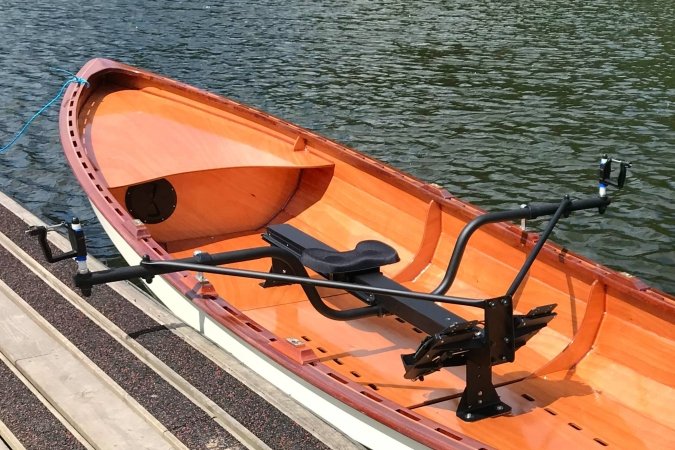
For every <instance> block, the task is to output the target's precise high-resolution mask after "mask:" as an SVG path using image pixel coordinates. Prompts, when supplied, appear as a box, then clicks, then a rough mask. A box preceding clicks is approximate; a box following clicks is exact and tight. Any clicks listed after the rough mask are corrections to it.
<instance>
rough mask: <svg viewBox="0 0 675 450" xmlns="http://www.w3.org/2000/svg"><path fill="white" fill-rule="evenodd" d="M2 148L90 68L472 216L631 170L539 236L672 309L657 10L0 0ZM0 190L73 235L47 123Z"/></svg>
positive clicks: (672, 28)
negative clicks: (246, 114)
mask: <svg viewBox="0 0 675 450" xmlns="http://www.w3.org/2000/svg"><path fill="white" fill-rule="evenodd" d="M0 8H1V9H2V14H0V30H2V39H1V40H0V68H1V69H2V72H1V73H2V75H1V76H0V77H1V78H0V79H1V80H2V82H1V83H0V98H1V100H0V118H1V119H2V120H1V121H0V141H2V142H3V143H4V142H6V141H8V140H9V139H10V138H11V136H12V135H13V133H14V132H15V131H16V130H18V129H19V127H20V126H21V124H22V122H23V121H24V120H25V119H27V118H28V117H29V116H30V114H32V113H33V112H34V111H35V110H37V109H38V108H39V107H40V106H41V105H42V104H43V103H44V102H46V101H47V100H48V99H49V98H51V96H53V95H54V93H55V92H56V91H57V90H58V88H59V87H60V85H61V83H62V82H63V80H64V79H63V77H62V75H60V74H55V73H51V72H50V71H49V69H50V68H52V67H59V68H64V69H69V70H72V71H76V70H77V69H78V68H79V67H80V66H82V64H84V63H85V62H86V61H87V60H88V59H90V58H92V57H96V56H105V57H109V58H113V59H118V60H121V61H124V62H127V63H129V64H132V65H137V66H141V67H144V68H147V69H150V70H152V71H155V72H159V73H161V74H164V75H167V76H169V77H172V78H177V79H180V80H183V81H186V82H188V83H190V84H193V85H196V86H199V87H202V88H205V89H208V90H210V91H213V92H216V93H219V94H222V95H226V96H229V97H232V98H234V99H237V100H239V101H242V102H244V103H247V104H250V105H252V106H255V107H257V108H261V109H263V110H266V111H268V112H270V113H272V114H275V115H277V116H280V117H283V118H285V119H287V120H290V121H292V122H295V123H298V124H300V125H302V126H305V127H307V128H310V129H312V130H314V131H317V132H319V133H321V134H323V135H326V136H328V137H330V138H333V139H336V140H338V141H340V142H342V143H344V144H347V145H349V146H351V147H354V148H357V149H359V150H361V151H363V152H365V153H367V154H370V155H372V156H374V157H376V158H379V159H381V160H384V161H386V162H388V163H389V164H391V165H393V166H395V167H398V168H400V169H403V170H405V171H407V172H409V173H411V174H413V175H415V176H417V177H419V178H422V179H424V180H426V181H429V182H435V183H438V184H441V185H443V186H445V187H446V188H447V189H448V190H449V191H451V192H452V193H454V194H456V195H457V196H459V197H462V198H464V199H467V200H469V201H471V202H473V203H475V204H477V205H479V206H480V207H482V208H484V209H489V210H494V209H498V208H511V207H514V206H516V205H518V204H520V203H522V202H527V201H532V200H542V199H557V198H560V196H561V195H562V194H564V193H573V194H576V195H577V196H582V195H586V194H593V193H594V192H595V176H596V173H595V170H596V166H597V161H598V158H599V156H600V155H601V154H602V153H605V152H607V153H610V154H611V155H616V156H618V157H622V158H625V159H628V160H631V161H633V162H634V168H633V169H632V170H631V173H630V174H631V176H630V180H629V184H628V187H627V188H626V189H625V190H624V191H623V192H621V193H620V194H618V195H616V197H615V199H616V202H615V203H614V204H613V205H612V206H611V207H610V209H609V211H608V212H607V214H606V215H605V216H598V215H597V214H595V213H589V212H585V213H580V214H575V215H573V216H572V217H571V218H570V219H569V220H567V221H566V222H565V223H563V224H562V225H561V226H560V227H559V228H558V229H557V230H556V232H555V235H554V237H553V239H554V240H555V241H556V242H558V243H560V244H562V245H565V246H566V247H568V248H570V249H571V250H573V251H576V252H579V253H581V254H584V255H586V256H589V257H591V258H593V259H595V260H598V261H599V262H602V263H603V264H606V265H608V266H610V267H613V268H616V269H618V270H621V271H627V272H630V273H633V274H635V275H637V276H639V277H641V278H643V279H645V280H646V281H647V282H648V283H649V284H651V285H653V286H655V287H658V288H661V289H663V290H666V291H668V292H673V293H675V246H674V244H673V240H674V239H673V238H674V236H675V180H674V177H673V175H674V174H675V114H674V104H675V65H674V62H675V58H674V56H675V8H673V4H672V0H663V1H658V0H653V1H638V0H634V1H628V0H626V1H615V0H613V1H609V0H602V1H595V2H571V1H569V0H565V1H558V0H549V1H541V2H498V1H487V2H475V1H473V0H464V1H455V2H450V1H416V2H403V1H393V0H389V1H381V2H370V1H334V2H310V1H294V0H286V1H279V2H273V1H266V2H262V1H255V0H250V1H245V2H244V1H229V2H215V1H214V2H204V1H189V2H182V1H175V2H167V1H140V0H134V1H131V0H119V1H111V0H106V1H102V0H91V1H89V2H85V3H82V4H80V5H78V4H77V3H76V2H60V1H53V2H44V1H42V2H18V1H7V0H0ZM0 171H1V173H0V190H2V191H4V192H5V193H7V194H9V195H10V196H13V197H15V198H16V199H17V200H18V201H19V202H21V203H23V204H24V205H26V206H27V207H28V208H29V209H30V210H32V211H33V212H35V213H36V214H37V215H39V216H41V217H43V218H45V219H46V220H49V221H56V220H63V219H64V218H67V217H69V216H71V215H73V214H74V215H78V216H80V217H82V218H84V219H85V220H87V221H88V222H89V223H90V226H89V227H88V229H89V235H90V236H92V237H93V241H92V245H91V247H92V251H93V253H94V254H96V255H97V256H99V257H102V258H103V259H107V260H109V261H112V262H113V263H114V262H115V260H116V259H117V258H118V257H117V253H116V251H115V249H114V248H113V247H112V245H111V244H110V242H109V241H108V240H107V238H106V237H105V235H104V234H103V232H102V231H101V229H100V227H98V225H97V224H96V222H95V218H94V217H93V213H92V211H91V209H90V208H89V206H88V203H87V201H86V199H85V198H84V196H83V195H82V193H81V191H80V188H79V186H78V185H77V183H76V182H75V180H74V178H73V177H72V175H71V173H70V171H69V169H68V167H67V166H66V163H65V160H64V158H63V156H62V154H61V149H60V144H59V138H58V127H57V118H56V110H54V111H52V112H51V113H49V114H47V115H46V116H45V117H43V118H41V119H39V120H38V122H37V123H36V124H35V125H34V126H33V127H32V128H31V130H30V132H29V133H28V135H27V136H25V137H24V138H23V139H22V140H21V142H20V143H19V145H17V146H16V147H14V148H13V149H12V150H11V151H10V152H9V153H8V154H5V155H1V156H0Z"/></svg>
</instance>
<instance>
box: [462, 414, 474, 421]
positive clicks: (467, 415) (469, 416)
mask: <svg viewBox="0 0 675 450" xmlns="http://www.w3.org/2000/svg"><path fill="white" fill-rule="evenodd" d="M472 417H473V414H471V413H466V414H464V418H465V419H466V420H471V418H472Z"/></svg>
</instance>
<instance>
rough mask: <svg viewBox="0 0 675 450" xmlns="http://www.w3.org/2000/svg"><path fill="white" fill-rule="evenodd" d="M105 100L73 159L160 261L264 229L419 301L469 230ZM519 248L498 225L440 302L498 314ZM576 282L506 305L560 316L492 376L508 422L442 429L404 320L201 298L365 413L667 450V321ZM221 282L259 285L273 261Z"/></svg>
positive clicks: (370, 177) (447, 381)
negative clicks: (371, 402)
mask: <svg viewBox="0 0 675 450" xmlns="http://www.w3.org/2000/svg"><path fill="white" fill-rule="evenodd" d="M101 86H102V87H101V88H99V89H95V90H93V92H92V94H91V95H90V96H89V98H88V99H87V101H86V107H85V110H86V114H82V115H81V117H80V123H79V126H80V129H81V130H82V133H83V137H84V144H85V151H86V152H87V154H88V156H89V159H90V160H91V161H92V163H93V164H94V165H95V166H96V167H95V170H97V171H100V172H101V174H102V175H103V177H104V178H105V181H106V183H107V185H108V186H107V189H108V190H109V191H110V193H111V194H112V196H113V197H114V198H115V200H116V201H117V202H118V203H119V205H122V206H123V207H124V208H126V210H127V211H126V212H128V213H129V214H131V215H133V216H134V217H135V218H136V219H139V220H141V221H143V222H144V226H145V227H147V230H148V231H149V233H150V235H151V236H152V238H153V239H154V241H156V242H157V243H158V245H159V246H161V250H162V251H164V252H167V253H168V254H170V255H171V256H172V257H175V258H183V257H189V256H192V255H193V254H194V252H195V251H197V250H199V251H202V252H209V253H211V254H215V253H218V252H226V251H231V250H239V249H245V248H253V247H261V246H267V245H268V243H267V242H265V241H264V240H263V239H262V237H261V235H263V234H264V233H265V232H266V230H267V228H268V227H269V226H270V225H274V224H289V225H292V226H293V227H294V228H296V229H298V230H301V231H302V232H304V233H306V234H308V235H310V236H312V237H313V238H315V239H317V240H318V241H321V242H323V243H325V244H326V245H328V246H330V247H332V248H334V249H337V250H339V251H347V250H351V249H353V248H354V247H355V246H356V245H357V244H358V243H359V242H361V241H364V240H376V241H380V242H383V243H385V244H388V245H389V246H391V247H393V248H394V249H395V250H396V251H397V253H398V256H399V259H400V260H399V261H398V262H396V263H393V264H388V265H385V266H382V267H381V272H382V274H383V275H384V276H385V277H387V278H388V279H391V280H394V281H395V282H396V283H398V284H400V285H402V286H404V287H405V288H408V289H410V290H412V291H418V292H430V291H432V290H433V289H434V288H435V287H436V286H437V285H438V284H439V282H440V280H441V279H442V278H443V276H444V274H445V271H446V268H447V266H448V261H449V259H450V255H451V253H452V251H453V248H454V245H455V242H456V240H457V236H458V235H459V233H460V231H461V230H462V228H463V227H464V226H465V225H466V224H467V222H468V221H469V220H470V219H471V218H472V217H473V215H474V214H475V213H476V210H475V209H474V208H473V207H471V206H468V205H466V204H464V203H462V202H460V201H458V200H456V199H454V198H450V197H447V198H445V199H439V198H438V197H434V196H432V195H430V194H429V193H428V191H425V190H424V189H422V188H420V187H419V183H418V184H415V182H414V180H412V181H411V180H410V179H408V178H406V177H404V176H401V175H398V174H397V173H396V172H395V171H393V170H390V169H388V168H386V167H383V166H379V165H377V163H372V162H371V161H370V160H365V159H363V158H361V157H360V156H359V155H358V154H355V153H352V152H346V151H344V150H343V149H342V147H339V146H337V145H336V144H333V143H330V142H328V141H325V140H323V139H321V138H318V137H317V136H315V135H309V134H303V133H301V132H298V131H297V129H293V128H289V127H288V126H287V124H285V123H284V122H280V121H277V120H276V119H273V118H271V117H269V116H266V115H265V114H262V113H257V112H256V113H253V112H251V111H250V110H246V109H244V108H243V107H241V106H240V105H238V104H236V103H231V104H230V103H226V104H223V103H222V101H221V102H220V103H218V102H216V101H215V100H213V99H211V97H209V96H202V97H199V96H196V95H195V94H191V95H186V94H185V93H184V92H179V91H177V90H176V89H168V88H164V87H162V86H161V85H159V86H158V85H154V84H153V83H150V82H139V81H135V80H133V79H132V78H130V77H129V78H128V79H127V78H125V77H119V79H116V80H115V82H114V83H110V82H107V83H101ZM120 142H123V145H124V147H125V148H124V149H120ZM338 147H339V148H338ZM129 149H134V150H133V151H130V150H129ZM118 212H119V211H118ZM570 220H574V218H572V219H570ZM529 242H530V241H528V239H527V236H526V234H525V233H521V232H519V231H518V230H517V228H516V226H515V225H512V224H509V225H508V226H506V227H504V226H498V225H494V226H492V225H490V226H486V227H484V228H482V229H481V230H479V231H478V232H477V233H476V234H475V235H474V236H473V237H472V238H471V241H470V243H469V246H468V247H467V249H466V251H465V254H464V257H463V259H462V263H461V265H460V269H459V272H458V274H457V277H456V280H455V281H454V283H453V284H452V286H451V287H450V290H449V291H448V292H447V295H451V296H457V297H465V298H472V299H488V298H494V297H499V296H502V295H503V294H504V292H505V291H506V289H507V288H508V287H509V285H510V283H511V281H512V280H513V279H514V277H515V276H516V274H517V273H518V271H519V269H520V267H521V266H522V264H523V262H524V261H525V259H526V256H527V252H528V250H529V248H530V247H531V243H529ZM589 264H591V263H589V262H587V261H585V260H583V259H581V258H578V257H577V256H575V255H573V254H570V253H568V252H567V251H566V250H563V249H560V248H558V247H555V246H547V247H546V248H545V249H544V251H543V252H542V254H541V257H540V258H539V259H538V260H537V262H535V263H534V265H533V266H532V268H531V270H530V271H529V273H528V275H527V277H526V279H525V280H524V282H523V284H522V285H521V287H520V288H519V289H518V291H517V292H516V294H515V296H514V297H513V304H514V310H515V313H516V314H526V313H527V312H528V311H530V310H532V309H533V308H536V307H538V306H541V305H545V304H553V303H555V304H557V308H556V312H557V316H556V317H555V318H554V319H553V320H551V321H550V322H549V323H548V326H546V327H544V328H543V329H541V330H540V332H539V333H537V334H536V335H535V336H533V337H532V338H531V339H530V340H529V341H528V342H527V344H526V345H524V346H523V347H521V348H520V349H518V351H517V353H516V357H515V361H514V362H512V363H507V364H500V365H495V366H494V367H493V368H492V370H493V382H494V384H495V385H496V386H497V391H498V393H499V395H500V396H501V398H502V400H503V401H504V402H505V403H507V404H509V405H510V406H511V407H512V411H511V412H510V413H509V414H507V415H504V416H499V417H492V418H489V419H485V420H480V421H477V422H470V421H464V420H461V419H459V418H458V417H457V415H456V410H457V407H458V402H459V397H460V395H461V393H462V391H463V389H464V387H465V384H466V381H465V378H466V373H465V368H464V367H460V366H458V367H448V368H443V369H441V370H439V371H437V372H435V373H432V374H429V375H428V376H425V377H424V379H423V380H420V379H418V380H414V381H413V380H410V379H406V378H404V368H403V366H402V363H401V355H402V354H411V353H414V352H415V351H416V349H417V348H418V347H419V346H420V343H421V341H422V340H423V339H424V338H425V337H426V336H427V334H426V333H425V332H424V331H423V330H421V329H419V327H416V326H415V325H414V324H412V323H410V322H409V321H408V320H406V318H405V317H398V316H395V315H387V316H384V317H366V318H361V319H357V320H349V321H336V320H332V319H329V318H327V317H324V316H323V315H321V314H320V313H319V312H317V311H316V309H315V308H314V307H313V306H312V304H311V303H310V302H309V301H308V299H307V296H306V295H305V293H304V291H303V290H302V289H301V287H300V286H298V285H285V286H276V287H267V288H264V287H262V286H261V284H260V281H259V280H254V279H246V278H238V277H231V276H224V275H208V280H209V281H210V283H211V285H212V286H213V288H214V289H215V291H216V292H217V293H218V295H219V296H220V297H222V298H223V299H225V300H226V301H227V302H228V303H230V304H231V305H232V306H233V307H234V308H236V309H237V310H239V311H241V312H243V313H244V314H245V315H246V316H248V317H249V318H250V319H251V324H252V325H251V326H252V327H259V328H260V329H266V330H269V331H270V332H272V333H274V335H276V336H278V337H279V338H280V339H287V338H293V339H296V340H299V341H301V342H302V343H303V344H304V345H305V346H306V347H307V348H309V349H311V350H312V351H313V357H312V358H311V360H312V362H321V363H323V364H325V365H326V366H328V367H329V368H330V370H331V371H332V372H333V373H335V374H336V376H338V377H343V378H344V379H348V380H350V381H352V382H355V383H358V384H360V385H361V386H362V387H363V391H364V392H366V394H364V395H368V394H370V395H371V397H372V398H375V399H376V398H378V396H382V397H384V398H388V399H390V400H392V401H394V402H396V403H398V404H400V405H403V406H406V407H408V408H410V411H408V410H406V411H405V412H403V410H402V412H401V413H402V414H406V415H407V416H410V417H409V418H411V419H413V420H415V418H416V417H417V416H420V417H426V418H430V419H433V420H436V421H437V422H439V423H442V424H445V425H447V426H449V427H451V428H453V429H456V430H459V431H461V432H463V433H465V434H467V435H470V436H472V437H474V438H476V439H478V440H481V441H482V442H485V443H486V444H488V445H495V446H499V445H500V443H503V442H514V443H518V442H528V443H529V444H528V445H533V443H534V445H539V446H540V447H542V448H544V447H557V448H563V446H566V445H570V446H571V445H583V446H584V448H600V447H606V446H619V447H624V448H635V449H638V448H645V447H646V445H645V444H644V443H645V442H650V445H649V446H650V447H652V448H659V447H660V448H666V447H667V446H668V445H672V442H667V440H668V437H669V436H671V437H672V435H673V431H674V428H675V419H674V418H675V394H674V393H673V387H674V385H675V377H674V376H673V373H672V367H668V366H665V365H664V363H663V362H664V361H673V360H675V327H673V326H672V325H673V324H672V316H669V315H664V316H661V315H660V314H659V308H658V306H650V305H645V304H642V303H639V302H635V301H632V300H631V299H630V298H629V297H628V295H627V294H625V293H624V292H622V291H621V290H620V289H616V288H613V287H611V286H608V285H607V284H605V283H604V282H603V280H602V278H601V277H599V276H597V272H594V271H591V270H585V269H583V267H584V265H589ZM231 266H232V267H237V268H243V269H250V270H256V271H269V270H270V267H271V261H270V259H268V258H266V259H261V260H255V261H247V262H242V263H236V264H233V265H231ZM580 267H581V268H580ZM310 275H311V276H312V277H315V278H321V276H320V275H319V274H317V273H316V272H315V271H311V270H310ZM319 292H320V294H321V296H322V298H323V300H324V301H325V302H326V303H327V304H329V305H331V306H332V307H334V308H337V309H345V308H351V307H359V306H363V305H364V303H363V301H361V300H359V299H357V298H356V297H354V296H353V295H351V294H349V293H346V292H345V291H341V290H337V289H332V288H319ZM439 306H441V307H443V308H447V309H449V310H450V311H452V313H453V314H456V315H458V316H461V317H463V318H464V319H466V320H468V321H474V320H475V321H478V322H479V323H481V322H482V321H483V320H484V317H483V311H482V310H481V309H478V308H474V307H470V306H461V305H441V304H439ZM628 386H630V388H629V389H627V387H628ZM411 411H412V412H411ZM608 411H611V414H607V412H608ZM514 445H515V444H514Z"/></svg>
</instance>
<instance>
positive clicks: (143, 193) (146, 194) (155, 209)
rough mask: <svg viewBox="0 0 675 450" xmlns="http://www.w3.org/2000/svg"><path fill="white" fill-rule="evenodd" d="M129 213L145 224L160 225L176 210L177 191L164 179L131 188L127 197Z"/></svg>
mask: <svg viewBox="0 0 675 450" xmlns="http://www.w3.org/2000/svg"><path fill="white" fill-rule="evenodd" d="M125 203H126V207H127V211H129V213H130V214H131V215H132V216H133V217H134V218H136V219H138V220H140V221H141V222H143V223H160V222H163V221H165V220H166V219H168V218H169V217H170V216H171V214H173V212H174V210H175V209H176V191H175V189H174V188H173V186H172V185H171V183H169V181H168V180H166V179H164V178H162V179H159V180H155V181H150V182H148V183H143V184H137V185H135V186H129V188H128V189H127V194H126V197H125Z"/></svg>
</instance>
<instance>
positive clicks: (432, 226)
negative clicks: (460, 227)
mask: <svg viewBox="0 0 675 450" xmlns="http://www.w3.org/2000/svg"><path fill="white" fill-rule="evenodd" d="M440 236H441V208H440V206H439V204H438V203H437V202H435V201H433V200H432V201H431V202H429V210H428V211H427V218H426V221H425V226H424V232H423V234H422V241H421V242H420V246H419V249H418V250H417V252H416V253H415V256H414V257H413V259H412V261H410V263H409V264H408V265H407V266H406V267H404V268H403V269H401V270H400V271H399V272H398V273H397V274H396V275H394V277H393V278H394V279H395V280H396V281H398V282H404V281H410V280H412V279H413V278H415V277H416V276H417V275H418V274H419V273H420V272H421V271H422V270H424V268H425V267H427V266H428V265H429V264H430V263H431V259H432V258H433V256H434V252H435V251H436V246H437V245H438V239H439V237H440Z"/></svg>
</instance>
